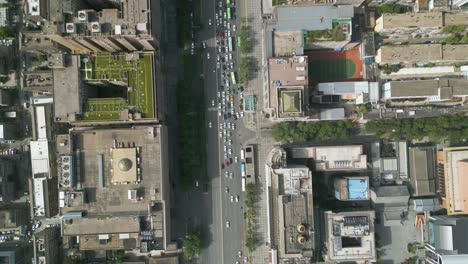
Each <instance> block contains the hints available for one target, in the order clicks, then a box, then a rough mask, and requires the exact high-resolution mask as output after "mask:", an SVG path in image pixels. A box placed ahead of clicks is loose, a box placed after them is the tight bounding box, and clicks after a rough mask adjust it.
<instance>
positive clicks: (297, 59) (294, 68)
mask: <svg viewBox="0 0 468 264" xmlns="http://www.w3.org/2000/svg"><path fill="white" fill-rule="evenodd" d="M307 65H308V60H307V56H293V57H289V58H271V59H269V60H268V71H269V78H270V83H269V86H270V87H269V94H270V98H269V104H270V107H271V108H275V109H276V110H277V111H278V116H281V114H286V115H287V114H288V113H289V114H291V113H300V112H301V111H302V104H303V102H302V100H303V98H304V96H305V95H303V93H304V87H307V86H308V85H309V80H308V69H307ZM283 91H284V92H286V93H285V94H284V93H283ZM298 93H299V96H297V95H298ZM290 95H296V96H290ZM288 96H289V97H288ZM291 100H293V101H291ZM283 103H286V105H284V104H283ZM282 104H283V105H282ZM291 106H292V108H291ZM290 110H298V111H290Z"/></svg>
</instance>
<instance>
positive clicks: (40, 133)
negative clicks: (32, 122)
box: [35, 106, 47, 140]
mask: <svg viewBox="0 0 468 264" xmlns="http://www.w3.org/2000/svg"><path fill="white" fill-rule="evenodd" d="M35 109H36V131H37V139H38V140H47V125H46V117H45V108H44V106H36V107H35Z"/></svg>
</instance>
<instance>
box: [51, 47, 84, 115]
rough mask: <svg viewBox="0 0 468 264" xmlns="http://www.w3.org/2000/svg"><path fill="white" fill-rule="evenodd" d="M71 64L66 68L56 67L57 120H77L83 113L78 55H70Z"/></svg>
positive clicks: (55, 100) (55, 103)
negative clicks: (78, 115)
mask: <svg viewBox="0 0 468 264" xmlns="http://www.w3.org/2000/svg"><path fill="white" fill-rule="evenodd" d="M69 60H70V64H69V66H68V67H65V68H54V69H53V76H54V115H55V120H56V121H60V120H63V121H68V122H71V121H75V120H76V116H77V114H80V113H81V101H80V96H79V95H80V93H79V91H80V81H79V72H78V66H79V64H80V58H79V56H77V55H73V56H70V57H69Z"/></svg>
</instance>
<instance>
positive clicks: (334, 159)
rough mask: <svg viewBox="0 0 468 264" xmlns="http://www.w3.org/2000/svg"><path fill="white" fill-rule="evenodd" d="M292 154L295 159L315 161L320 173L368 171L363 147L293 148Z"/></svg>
mask: <svg viewBox="0 0 468 264" xmlns="http://www.w3.org/2000/svg"><path fill="white" fill-rule="evenodd" d="M290 153H291V158H293V159H313V160H314V162H315V169H316V170H318V171H334V170H336V171H340V170H365V169H367V156H366V155H365V154H364V153H363V146H362V145H347V146H322V147H308V148H291V149H290Z"/></svg>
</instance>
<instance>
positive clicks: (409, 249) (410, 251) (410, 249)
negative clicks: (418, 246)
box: [406, 243, 414, 254]
mask: <svg viewBox="0 0 468 264" xmlns="http://www.w3.org/2000/svg"><path fill="white" fill-rule="evenodd" d="M406 247H407V249H408V253H411V254H414V245H413V243H408V245H407V246H406Z"/></svg>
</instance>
